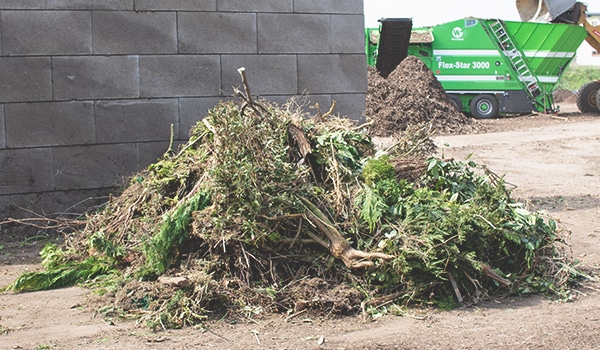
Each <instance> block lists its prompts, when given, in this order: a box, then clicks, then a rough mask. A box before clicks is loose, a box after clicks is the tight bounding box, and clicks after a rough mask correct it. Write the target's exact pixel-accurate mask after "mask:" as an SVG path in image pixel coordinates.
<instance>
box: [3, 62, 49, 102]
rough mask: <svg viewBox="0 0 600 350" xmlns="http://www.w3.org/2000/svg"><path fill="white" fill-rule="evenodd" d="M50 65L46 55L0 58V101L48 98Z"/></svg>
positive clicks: (42, 99)
mask: <svg viewBox="0 0 600 350" xmlns="http://www.w3.org/2000/svg"><path fill="white" fill-rule="evenodd" d="M50 67H51V64H50V58H48V57H3V58H0V77H1V81H2V83H1V84H0V102H19V101H48V100H50V99H51V98H52V74H51V70H50Z"/></svg>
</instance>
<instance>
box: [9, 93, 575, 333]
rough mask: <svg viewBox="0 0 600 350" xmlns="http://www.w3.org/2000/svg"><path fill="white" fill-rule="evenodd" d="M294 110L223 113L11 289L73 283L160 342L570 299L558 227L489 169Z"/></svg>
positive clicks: (419, 133)
mask: <svg viewBox="0 0 600 350" xmlns="http://www.w3.org/2000/svg"><path fill="white" fill-rule="evenodd" d="M293 106H294V103H289V104H286V105H282V106H278V105H275V104H272V103H269V102H266V101H260V102H259V103H252V102H251V103H248V102H244V103H234V102H222V103H219V104H218V105H216V106H215V107H214V108H213V109H212V110H210V111H209V112H208V115H206V117H205V118H203V119H202V120H201V121H199V122H198V123H197V124H196V125H195V126H194V127H193V129H192V130H191V132H190V138H189V141H188V142H187V143H185V144H183V145H181V146H180V147H179V148H177V149H171V150H169V151H168V152H167V153H166V154H165V155H164V157H162V158H161V159H160V160H158V161H157V162H156V163H154V164H152V165H150V166H149V167H148V168H147V169H145V170H144V171H142V172H140V173H139V174H136V175H135V176H133V177H132V178H131V180H130V183H129V185H128V187H127V188H125V189H124V190H123V192H122V193H121V194H120V195H119V196H117V197H114V198H112V199H111V200H110V201H109V202H108V203H107V204H106V205H105V207H103V208H102V209H101V210H99V211H98V212H96V213H94V214H93V215H90V216H89V217H88V218H87V220H86V224H85V228H83V229H81V230H80V231H79V232H77V233H75V234H71V235H69V236H67V237H65V244H64V245H63V246H62V247H58V246H53V245H48V246H46V247H45V248H44V250H43V251H42V258H43V266H44V268H45V269H44V270H43V271H41V272H28V273H25V274H23V275H22V276H21V277H20V278H19V279H18V280H16V281H15V282H14V283H13V284H12V285H10V286H9V289H11V290H13V291H36V290H42V289H48V288H57V287H62V286H68V285H73V284H80V285H83V286H86V287H88V288H90V289H92V290H93V291H94V292H95V293H96V294H97V295H105V296H106V297H107V299H106V301H107V304H106V305H105V306H104V307H102V308H101V310H100V312H103V313H106V314H113V315H120V316H123V317H130V316H133V317H136V318H138V319H139V320H141V321H142V322H144V323H145V324H147V325H148V326H150V327H155V328H176V327H183V326H189V325H194V324H199V323H204V322H210V320H213V319H219V318H222V317H223V316H224V315H228V316H227V317H248V316H252V317H255V316H256V315H257V314H260V313H270V312H282V313H285V312H289V313H295V312H299V311H302V310H304V309H309V310H312V311H314V312H326V313H334V314H355V313H358V312H367V313H368V312H380V311H381V310H382V308H383V306H382V305H385V307H386V308H387V309H388V310H389V308H390V305H395V306H398V307H399V308H402V307H406V306H410V305H428V306H438V307H443V308H451V307H455V306H458V305H460V304H470V303H475V302H478V301H480V300H485V299H486V298H489V297H490V296H506V295H522V294H530V293H544V294H547V295H551V296H554V297H559V298H569V297H570V295H571V294H572V292H571V291H572V288H573V286H575V284H576V283H577V281H578V280H580V278H581V276H582V273H581V272H580V271H579V270H578V269H577V268H576V264H575V262H574V261H572V260H570V259H569V258H568V257H567V256H566V255H565V253H564V245H563V244H562V243H561V242H562V241H561V239H560V237H559V232H560V230H559V229H557V226H556V223H555V222H554V221H553V220H551V219H548V218H545V217H543V216H542V215H541V214H540V213H535V212H529V211H528V210H526V208H525V207H524V206H523V205H522V204H521V203H518V202H516V201H515V200H513V199H512V198H511V196H510V191H509V189H508V188H507V186H505V183H504V181H503V179H502V178H501V177H498V176H495V175H494V174H493V173H491V172H489V171H486V169H485V167H481V166H479V165H477V164H475V163H473V162H472V161H469V160H465V161H455V160H442V159H438V158H435V157H434V154H435V152H436V150H435V147H434V146H433V143H432V141H431V139H430V135H429V134H428V132H427V130H428V129H427V126H426V125H415V126H411V127H409V128H408V129H407V130H406V131H404V132H403V133H401V134H398V135H396V136H395V137H394V139H393V142H391V143H390V144H389V145H388V146H387V147H385V148H381V147H376V146H375V145H374V143H373V142H372V140H371V138H370V136H369V135H368V134H367V133H366V131H365V130H364V128H361V127H360V126H357V125H355V124H353V123H351V122H350V121H349V120H348V119H345V118H337V117H332V116H330V115H328V114H327V113H326V114H325V115H321V114H320V113H319V114H318V115H316V116H310V115H307V114H303V113H302V112H300V111H299V109H296V108H293Z"/></svg>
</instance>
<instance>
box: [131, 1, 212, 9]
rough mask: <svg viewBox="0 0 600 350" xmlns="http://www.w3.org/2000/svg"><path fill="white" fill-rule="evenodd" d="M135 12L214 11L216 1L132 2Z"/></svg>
mask: <svg viewBox="0 0 600 350" xmlns="http://www.w3.org/2000/svg"><path fill="white" fill-rule="evenodd" d="M134 6H135V10H136V11H216V10H217V0H202V1H198V0H169V1H165V0H134Z"/></svg>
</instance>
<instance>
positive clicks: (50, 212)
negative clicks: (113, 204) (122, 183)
mask: <svg viewBox="0 0 600 350" xmlns="http://www.w3.org/2000/svg"><path fill="white" fill-rule="evenodd" d="M116 192H117V191H116V189H114V188H101V189H91V190H78V191H52V192H38V193H28V194H19V195H4V196H2V195H0V221H3V220H4V219H6V218H14V219H23V218H31V217H32V215H31V212H34V213H39V214H43V215H47V216H48V217H56V216H62V217H70V218H77V217H81V216H83V214H85V213H88V212H91V211H95V210H96V209H97V208H99V207H100V206H102V205H103V204H105V203H106V202H107V201H108V199H109V197H108V196H109V194H110V193H113V194H116Z"/></svg>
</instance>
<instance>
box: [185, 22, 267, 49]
mask: <svg viewBox="0 0 600 350" xmlns="http://www.w3.org/2000/svg"><path fill="white" fill-rule="evenodd" d="M178 32H179V35H178V37H179V51H180V53H219V54H221V53H223V54H224V53H256V50H257V45H256V15H255V14H253V13H216V12H182V13H179V15H178Z"/></svg>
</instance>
